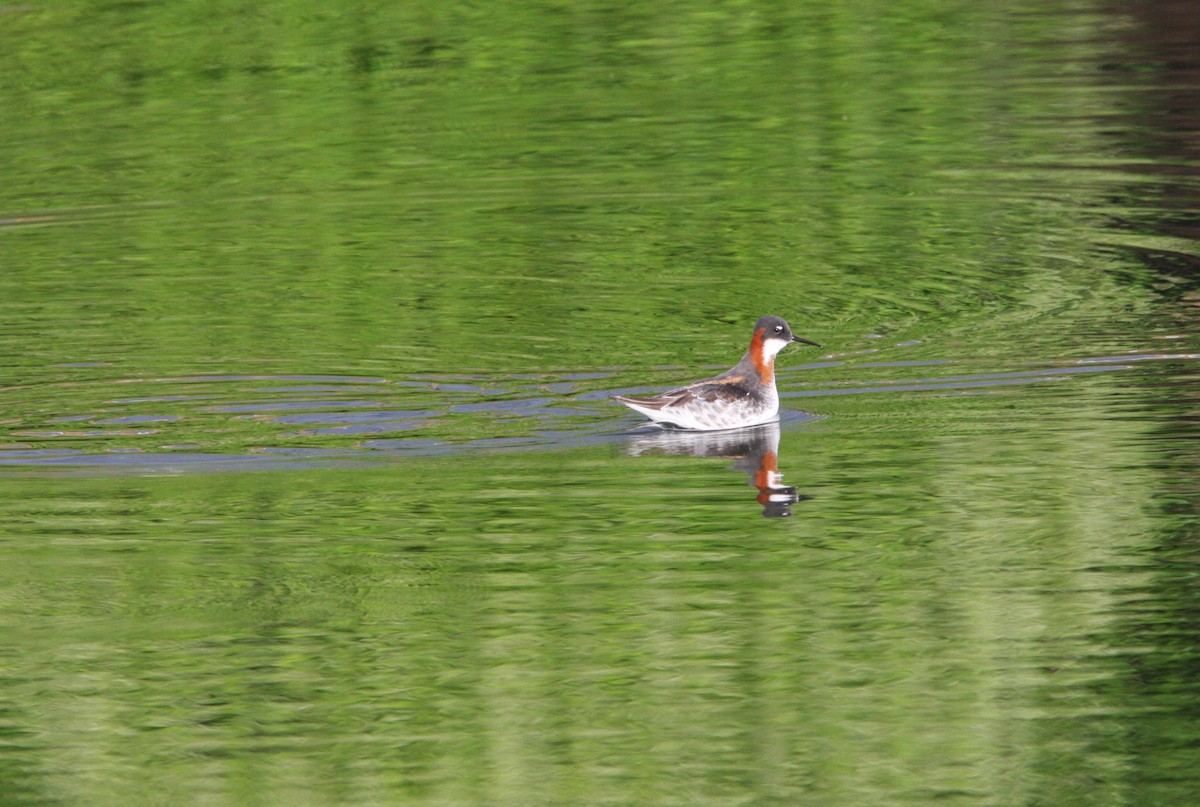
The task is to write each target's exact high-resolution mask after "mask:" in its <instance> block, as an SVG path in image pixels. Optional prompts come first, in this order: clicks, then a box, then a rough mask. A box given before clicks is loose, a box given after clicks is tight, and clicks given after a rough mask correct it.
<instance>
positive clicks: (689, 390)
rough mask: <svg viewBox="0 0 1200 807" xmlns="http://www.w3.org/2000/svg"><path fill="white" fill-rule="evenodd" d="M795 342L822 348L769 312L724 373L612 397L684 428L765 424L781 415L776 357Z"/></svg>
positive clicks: (665, 421)
mask: <svg viewBox="0 0 1200 807" xmlns="http://www.w3.org/2000/svg"><path fill="white" fill-rule="evenodd" d="M792 342H803V343H804V344H806V345H815V346H816V347H820V345H818V344H817V343H816V342H813V341H811V340H809V339H801V338H800V337H799V336H793V335H792V329H791V328H790V327H789V326H788V324H787V323H786V322H784V321H783V320H782V319H780V318H779V317H773V316H765V317H762V318H761V319H759V321H758V322H756V323H754V335H753V336H752V337H751V338H750V347H749V348H748V349H747V350H746V355H744V356H742V360H741V361H739V362H738V363H737V364H735V365H734V366H733V367H732V368H731V369H730V370H727V371H726V372H724V373H721V375H719V376H716V377H714V378H706V379H704V380H703V381H695V382H693V383H691V384H688V385H687V386H685V387H678V388H676V389H673V390H668V391H667V392H664V393H663V394H662V395H653V396H648V397H642V396H634V395H614V396H612V397H613V400H616V401H620V402H621V403H623V404H625V405H626V406H628V407H629V408H630V409H632V410H634V411H635V412H641V413H642V414H643V415H645V416H646V417H648V418H650V419H651V420H653V421H655V422H657V423H661V424H663V425H664V426H675V427H677V428H680V429H697V430H700V431H715V430H717V429H738V428H741V427H743V426H754V425H757V424H759V423H766V422H768V421H771V420H774V419H775V417H776V415H778V414H779V393H778V392H777V391H776V389H775V356H776V354H778V353H779V351H781V350H783V349H784V348H785V347H787V346H788V345H789V344H791V343H792Z"/></svg>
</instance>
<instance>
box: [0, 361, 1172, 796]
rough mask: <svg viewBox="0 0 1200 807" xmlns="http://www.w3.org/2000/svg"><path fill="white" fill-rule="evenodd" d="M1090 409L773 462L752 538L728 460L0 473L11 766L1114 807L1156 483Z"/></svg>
mask: <svg viewBox="0 0 1200 807" xmlns="http://www.w3.org/2000/svg"><path fill="white" fill-rule="evenodd" d="M1090 388H1091V391H1092V395H1091V396H1087V395H1080V394H1079V391H1078V390H1075V391H1072V392H1071V393H1070V394H1069V395H1066V394H1063V393H1059V392H1049V391H1047V392H1043V393H1041V394H1040V395H1031V394H1029V393H1028V392H1021V393H1016V392H1005V393H1001V394H996V395H983V396H973V397H969V398H962V397H956V398H955V399H953V400H952V401H951V402H950V404H949V405H943V403H944V402H942V401H938V400H936V399H930V398H923V399H914V400H910V401H909V402H908V403H907V404H898V403H896V402H895V401H893V403H892V405H891V406H890V407H885V409H884V413H885V415H886V416H890V417H891V418H895V419H897V420H898V421H899V422H901V423H903V427H902V428H900V429H897V428H885V427H881V426H880V425H879V421H878V420H877V419H874V420H873V419H871V418H867V417H857V418H856V417H853V416H851V417H848V418H843V419H842V420H841V421H840V422H836V423H835V422H833V421H826V422H822V423H819V424H815V425H814V426H813V427H812V428H809V429H799V430H795V431H792V432H789V433H787V434H786V435H785V440H784V444H783V446H782V449H781V459H780V465H781V468H782V469H783V470H784V471H785V473H786V474H787V475H788V477H789V481H791V482H793V483H795V484H797V485H799V486H800V488H801V490H803V491H805V492H806V493H809V494H811V495H813V497H814V498H813V499H811V500H810V501H806V502H802V503H801V504H800V505H798V507H797V510H798V513H797V517H796V518H794V519H792V520H790V521H788V522H784V524H785V526H784V527H782V528H781V527H780V522H775V521H766V520H762V519H757V518H755V517H753V516H754V514H755V513H756V510H757V507H756V505H755V503H754V502H753V501H752V494H751V493H750V490H751V489H750V488H748V487H747V486H745V480H744V477H743V475H742V474H740V473H739V472H735V471H731V470H729V469H728V468H727V467H726V466H727V462H726V461H723V460H700V459H695V458H686V457H659V458H652V457H625V456H623V455H622V453H621V451H620V450H619V448H616V449H614V448H612V447H600V448H593V449H579V450H576V451H560V452H552V453H535V454H521V455H500V456H495V455H485V456H476V457H472V456H467V457H454V458H443V459H413V460H409V461H406V462H404V463H403V464H402V465H400V466H397V467H395V468H388V469H383V470H379V469H375V470H349V469H348V470H343V471H340V472H337V473H330V472H302V471H297V472H291V473H279V474H213V475H200V476H191V477H179V478H171V477H167V478H151V479H129V478H117V479H105V478H88V477H85V478H80V479H73V480H70V481H69V483H67V484H64V482H63V480H61V479H36V478H26V479H9V480H7V481H6V483H5V485H4V486H3V488H2V489H0V492H2V493H3V496H4V498H3V501H2V502H0V509H2V510H3V512H5V513H7V514H8V518H9V520H10V522H11V523H12V525H13V528H12V530H11V534H10V539H9V543H8V546H7V548H6V551H5V555H6V562H5V564H3V569H4V571H3V572H2V573H0V587H2V589H3V590H4V591H5V592H7V594H6V597H5V607H4V610H3V614H4V615H3V623H4V624H3V627H4V630H5V633H6V635H8V636H9V637H11V641H12V643H13V645H14V646H15V647H20V648H21V651H20V653H19V655H10V657H9V660H8V665H7V666H8V669H9V673H8V676H9V681H10V684H9V685H8V687H7V691H8V696H7V700H8V712H7V714H8V717H7V718H6V721H7V723H8V725H10V726H20V727H22V733H21V740H20V743H19V745H18V746H17V747H16V748H15V749H14V753H15V754H16V757H15V758H16V759H17V760H19V762H18V764H17V766H16V771H17V773H18V774H19V778H20V779H34V780H35V781H36V782H37V783H38V788H39V790H40V791H41V792H49V793H52V794H55V795H56V796H57V797H60V798H66V799H67V800H75V799H82V800H89V801H90V800H96V799H99V800H101V801H104V800H109V801H113V802H115V801H119V800H121V799H120V796H121V794H123V793H128V792H130V791H131V790H139V791H140V790H143V789H150V790H153V791H154V792H158V793H164V794H185V793H186V794H194V795H193V796H189V797H195V798H201V797H203V798H216V799H218V800H225V801H231V802H235V803H240V802H242V801H244V800H247V799H250V800H255V799H263V800H266V801H268V802H280V801H286V800H288V799H291V798H296V797H299V796H298V795H297V794H304V793H308V794H310V795H309V796H308V797H307V798H309V799H312V798H316V799H317V800H318V801H319V802H322V803H332V802H337V803H377V802H394V801H396V800H409V799H416V800H422V799H427V800H429V801H431V802H436V803H511V804H522V803H611V802H616V803H726V802H736V801H740V800H742V799H743V798H745V797H746V796H748V795H750V794H754V797H755V798H758V799H764V800H779V801H784V802H793V803H795V802H806V803H856V804H861V803H871V804H884V803H896V802H898V801H910V802H915V803H923V802H926V801H928V800H930V799H934V798H949V799H951V800H959V801H964V802H971V801H983V802H986V803H1021V802H1025V801H1035V802H1036V801H1039V800H1043V799H1044V800H1045V801H1046V802H1047V803H1085V801H1089V800H1094V799H1097V798H1100V799H1102V800H1106V799H1109V798H1120V797H1121V795H1122V794H1123V793H1124V788H1125V787H1126V786H1125V784H1124V780H1125V779H1126V777H1131V776H1133V775H1134V774H1133V772H1132V771H1131V769H1130V767H1129V765H1130V750H1131V749H1130V746H1128V745H1127V744H1126V742H1125V740H1124V739H1123V735H1122V730H1121V725H1122V723H1123V721H1125V720H1128V719H1133V718H1136V717H1137V715H1138V713H1139V711H1140V707H1139V706H1138V705H1137V702H1136V699H1134V700H1130V697H1129V696H1130V693H1129V692H1127V691H1126V690H1125V689H1124V688H1122V687H1119V686H1118V683H1117V682H1118V681H1119V680H1120V675H1121V673H1122V670H1123V669H1124V664H1123V663H1121V664H1114V663H1113V662H1112V658H1113V656H1112V653H1113V650H1114V649H1119V650H1120V651H1121V652H1129V653H1136V652H1137V651H1138V647H1137V641H1138V640H1137V639H1136V638H1134V637H1129V636H1126V635H1124V634H1123V630H1124V629H1123V628H1122V627H1121V625H1120V623H1119V620H1118V619H1117V618H1116V614H1117V613H1119V611H1120V609H1121V608H1122V607H1123V606H1124V605H1125V602H1126V600H1127V598H1128V596H1129V594H1128V591H1129V590H1131V589H1133V588H1135V587H1138V586H1144V585H1145V584H1146V583H1147V582H1148V581H1149V580H1150V577H1149V575H1148V572H1147V569H1146V567H1145V562H1144V561H1142V560H1139V559H1138V557H1137V556H1136V555H1133V554H1130V553H1131V550H1135V549H1138V548H1140V547H1141V546H1142V545H1143V544H1144V542H1145V540H1146V537H1147V532H1148V531H1150V530H1152V529H1153V527H1152V523H1153V522H1151V520H1150V516H1149V515H1148V514H1147V513H1145V512H1144V510H1143V508H1144V503H1145V502H1146V501H1147V498H1148V497H1149V495H1150V490H1151V489H1152V488H1153V486H1154V484H1155V480H1154V479H1153V477H1152V475H1151V474H1150V473H1149V472H1148V471H1147V470H1146V469H1145V468H1142V467H1138V465H1137V464H1136V459H1137V457H1138V456H1139V454H1140V452H1141V450H1142V447H1143V445H1144V442H1143V441H1144V439H1145V437H1146V433H1147V431H1148V430H1149V428H1150V426H1149V424H1148V423H1147V422H1146V421H1145V420H1144V419H1143V418H1141V417H1137V416H1129V417H1121V416H1119V415H1118V413H1119V412H1120V411H1121V410H1122V407H1123V406H1124V407H1135V406H1136V405H1137V404H1138V403H1139V402H1140V401H1141V397H1140V393H1131V392H1126V393H1119V392H1118V391H1117V389H1115V388H1114V387H1113V386H1112V385H1111V384H1106V383H1103V382H1101V381H1094V382H1092V384H1091V385H1090ZM1089 397H1090V399H1091V400H1092V402H1093V403H1094V407H1090V408H1089V407H1083V408H1080V409H1078V410H1077V411H1075V412H1073V413H1071V414H1070V415H1069V416H1066V417H1064V416H1063V412H1064V406H1063V405H1064V402H1065V400H1072V401H1076V402H1078V401H1083V400H1088V399H1089ZM1016 401H1019V402H1021V404H1022V406H1023V407H1025V410H1024V412H1023V415H1022V419H1021V420H1020V422H1019V426H1020V428H1019V429H1014V428H1011V425H1010V424H1007V423H1005V417H1004V416H1003V415H1002V413H1003V412H1005V411H1009V408H1010V406H1011V404H1012V403H1014V402H1016ZM901 414H904V417H903V419H902V420H900V415H901ZM1131 461H1132V464H1131ZM900 469H904V471H901V470H900ZM738 512H742V513H744V514H745V516H746V517H741V518H739V517H737V516H736V513H738ZM1168 523H1169V522H1162V521H1161V520H1160V521H1159V522H1158V526H1159V527H1163V526H1165V525H1166V524H1168ZM1114 667H1115V669H1114ZM1097 685H1099V687H1100V688H1099V689H1097V688H1096V687H1097ZM47 755H53V758H54V760H55V766H56V770H55V771H40V770H39V768H40V766H41V765H42V764H45V763H44V760H45V759H46V758H47ZM64 765H66V766H68V767H69V770H70V773H66V772H63V771H62V769H61V766H64ZM42 788H48V791H45V790H41V789H42ZM1081 800H1082V801H1081Z"/></svg>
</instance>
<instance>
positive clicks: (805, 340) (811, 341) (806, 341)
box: [792, 336, 821, 347]
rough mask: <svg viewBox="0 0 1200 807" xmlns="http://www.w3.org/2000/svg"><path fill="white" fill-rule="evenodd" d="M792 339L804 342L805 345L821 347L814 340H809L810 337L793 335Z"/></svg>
mask: <svg viewBox="0 0 1200 807" xmlns="http://www.w3.org/2000/svg"><path fill="white" fill-rule="evenodd" d="M792 341H793V342H803V343H804V344H806V345H812V346H813V347H821V345H818V344H817V343H816V342H814V341H813V340H811V339H802V338H800V337H799V336H793V337H792Z"/></svg>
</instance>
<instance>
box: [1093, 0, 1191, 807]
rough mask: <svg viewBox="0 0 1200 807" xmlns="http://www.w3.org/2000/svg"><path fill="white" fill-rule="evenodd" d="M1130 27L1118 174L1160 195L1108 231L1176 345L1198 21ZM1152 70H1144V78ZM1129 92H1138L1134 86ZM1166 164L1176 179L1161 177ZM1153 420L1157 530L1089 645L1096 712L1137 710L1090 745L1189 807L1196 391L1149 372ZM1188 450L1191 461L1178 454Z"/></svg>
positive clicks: (1134, 14) (1161, 16)
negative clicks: (1146, 179)
mask: <svg viewBox="0 0 1200 807" xmlns="http://www.w3.org/2000/svg"><path fill="white" fill-rule="evenodd" d="M1117 10H1119V11H1120V12H1121V13H1123V14H1125V15H1127V16H1128V17H1129V18H1132V19H1134V20H1137V21H1138V22H1140V25H1138V26H1132V27H1130V28H1129V29H1128V30H1127V31H1126V33H1125V37H1126V39H1127V44H1128V50H1129V53H1130V56H1129V63H1127V64H1121V65H1112V66H1110V67H1111V72H1112V73H1114V74H1116V75H1115V81H1114V83H1115V84H1116V85H1117V87H1118V88H1119V89H1120V88H1126V89H1128V88H1129V85H1130V84H1131V83H1132V81H1131V76H1132V77H1138V78H1139V84H1144V85H1145V88H1146V89H1147V90H1148V91H1146V92H1138V93H1137V94H1136V95H1132V94H1131V96H1132V97H1131V98H1130V108H1129V115H1130V120H1129V121H1128V125H1127V126H1124V127H1123V130H1124V131H1127V132H1130V133H1136V137H1131V138H1130V139H1129V141H1128V142H1126V143H1124V144H1123V146H1124V148H1125V149H1127V150H1129V151H1130V152H1135V153H1136V154H1138V156H1140V157H1141V158H1142V159H1143V160H1144V162H1145V165H1144V166H1143V165H1136V166H1131V167H1130V168H1129V169H1127V170H1131V171H1137V172H1139V173H1143V174H1153V175H1154V176H1156V177H1157V179H1156V180H1155V182H1156V184H1155V185H1154V186H1153V187H1155V188H1156V189H1157V191H1158V193H1157V195H1155V196H1149V195H1148V194H1147V193H1146V187H1145V185H1144V184H1136V185H1133V186H1131V187H1130V188H1128V189H1127V191H1126V194H1127V197H1128V199H1126V200H1123V201H1125V202H1129V203H1130V204H1129V205H1128V206H1129V207H1131V208H1133V209H1135V210H1137V211H1140V213H1139V214H1137V215H1130V216H1128V217H1122V218H1121V219H1120V220H1114V221H1113V222H1112V224H1111V229H1112V230H1113V231H1115V232H1116V233H1117V236H1116V237H1115V238H1114V240H1115V241H1117V242H1118V243H1119V244H1120V245H1121V247H1120V248H1121V249H1123V251H1124V252H1125V254H1127V255H1130V256H1132V257H1134V258H1136V260H1137V261H1138V262H1140V263H1141V264H1143V265H1144V266H1145V267H1146V268H1147V269H1149V270H1150V272H1151V273H1153V274H1154V275H1156V276H1157V277H1158V278H1160V279H1161V284H1160V285H1159V287H1158V288H1159V294H1160V299H1161V300H1162V302H1163V304H1164V308H1166V309H1167V310H1168V311H1169V313H1170V315H1171V316H1173V317H1174V318H1175V319H1176V321H1177V325H1176V327H1178V328H1179V330H1180V332H1182V333H1192V334H1194V333H1196V332H1197V327H1198V326H1200V308H1198V307H1197V301H1198V300H1200V290H1198V287H1200V258H1198V257H1197V256H1198V255H1200V227H1197V226H1196V221H1197V191H1196V181H1197V177H1198V176H1200V169H1197V168H1196V165H1197V160H1198V159H1200V59H1198V58H1197V54H1200V15H1197V13H1196V5H1195V3H1194V2H1192V0H1161V1H1160V2H1155V3H1128V4H1125V5H1122V6H1119V7H1117ZM1147 67H1149V68H1150V69H1149V70H1147V69H1146V68H1147ZM1134 89H1141V88H1140V87H1135V88H1134ZM1165 166H1169V167H1171V168H1172V169H1174V170H1171V171H1169V172H1167V171H1164V170H1162V169H1163V168H1164V167H1165ZM1126 233H1132V234H1133V235H1134V237H1135V238H1136V237H1139V236H1142V237H1144V236H1146V235H1150V236H1158V235H1166V236H1168V237H1169V238H1171V239H1172V240H1173V241H1174V242H1175V243H1176V244H1184V245H1186V246H1184V247H1182V248H1180V247H1176V248H1174V249H1169V250H1168V249H1159V248H1146V247H1143V246H1140V245H1133V244H1124V243H1121V242H1125V241H1129V240H1132V239H1129V238H1127V237H1126V236H1125V234H1126ZM1135 381H1136V383H1138V384H1139V386H1143V389H1144V394H1145V395H1146V396H1147V398H1151V399H1155V400H1156V403H1154V404H1153V409H1154V410H1155V411H1159V412H1167V413H1176V414H1174V416H1172V417H1168V418H1164V419H1163V421H1162V425H1161V426H1160V427H1159V430H1158V432H1159V433H1158V434H1157V435H1153V437H1156V438H1159V439H1161V440H1162V441H1163V444H1164V445H1166V444H1169V445H1173V446H1175V449H1174V450H1172V451H1170V452H1160V453H1158V454H1157V456H1155V457H1154V459H1153V460H1152V461H1153V462H1154V465H1155V471H1156V472H1157V474H1158V475H1159V478H1160V483H1159V491H1158V492H1157V494H1156V499H1157V500H1158V501H1157V505H1158V508H1159V510H1160V512H1159V514H1158V518H1157V519H1156V520H1157V522H1158V523H1159V524H1161V525H1162V529H1160V530H1159V531H1158V534H1157V536H1156V541H1155V542H1154V545H1153V546H1148V547H1146V548H1145V549H1143V550H1142V551H1140V552H1138V553H1137V555H1136V556H1135V557H1131V558H1130V562H1129V568H1130V570H1136V571H1138V572H1145V573H1146V574H1144V575H1142V574H1139V575H1138V577H1139V578H1140V582H1139V583H1137V584H1134V585H1130V586H1129V587H1127V588H1126V589H1124V590H1123V591H1122V592H1121V594H1122V595H1123V597H1122V601H1121V603H1120V605H1119V606H1118V609H1119V614H1118V617H1117V618H1116V619H1115V620H1114V622H1113V627H1112V629H1111V630H1109V631H1106V632H1105V633H1104V634H1103V635H1101V636H1098V637H1097V641H1096V644H1097V645H1099V646H1101V647H1106V648H1108V649H1107V651H1106V652H1105V654H1104V655H1103V656H1101V657H1100V658H1098V659H1097V661H1096V663H1097V664H1099V665H1102V667H1103V668H1104V669H1105V671H1106V672H1108V673H1110V674H1109V675H1106V676H1104V677H1102V678H1100V679H1099V680H1098V681H1097V683H1096V684H1095V685H1094V688H1095V690H1096V692H1097V694H1098V695H1099V696H1100V698H1102V699H1103V700H1104V701H1107V702H1109V703H1112V704H1116V705H1117V708H1121V706H1120V704H1123V703H1126V702H1128V700H1129V699H1130V697H1131V694H1132V695H1134V696H1135V697H1136V699H1137V703H1138V704H1139V705H1140V706H1141V708H1142V711H1141V712H1139V713H1138V714H1137V715H1135V716H1129V717H1127V718H1125V719H1123V720H1122V721H1121V723H1122V725H1121V726H1120V727H1119V730H1118V731H1112V727H1111V726H1106V727H1104V728H1106V729H1108V730H1109V731H1108V732H1107V733H1106V734H1101V733H1097V740H1101V738H1104V739H1107V738H1108V737H1118V736H1119V737H1121V738H1122V742H1121V743H1120V744H1119V745H1118V746H1117V747H1113V748H1111V749H1110V750H1111V752H1112V753H1113V754H1114V756H1116V755H1119V756H1121V757H1123V758H1124V759H1127V760H1128V763H1127V764H1126V765H1124V766H1122V767H1123V770H1124V775H1123V779H1124V785H1125V788H1126V790H1127V792H1128V793H1131V794H1137V799H1138V801H1139V802H1141V803H1146V804H1183V803H1193V802H1194V801H1195V795H1196V794H1195V790H1194V786H1195V782H1194V772H1193V771H1191V770H1188V768H1187V766H1186V764H1181V762H1182V761H1183V760H1186V759H1191V760H1192V761H1193V762H1194V761H1196V760H1197V759H1200V755H1198V754H1197V750H1196V749H1197V748H1200V728H1198V727H1200V650H1198V649H1197V648H1198V645H1197V641H1196V639H1197V626H1200V589H1197V586H1196V576H1195V569H1196V564H1197V561H1198V560H1200V506H1198V505H1197V502H1198V501H1200V473H1197V470H1196V469H1197V468H1200V451H1198V450H1197V448H1196V447H1197V443H1196V441H1195V440H1190V439H1182V438H1186V437H1188V436H1189V435H1193V434H1194V430H1195V422H1194V413H1195V411H1196V410H1197V408H1198V407H1200V395H1198V394H1197V392H1196V388H1195V386H1194V385H1176V384H1165V383H1163V380H1162V378H1161V377H1160V376H1159V375H1157V374H1145V375H1143V376H1137V377H1135ZM1189 449H1190V450H1189Z"/></svg>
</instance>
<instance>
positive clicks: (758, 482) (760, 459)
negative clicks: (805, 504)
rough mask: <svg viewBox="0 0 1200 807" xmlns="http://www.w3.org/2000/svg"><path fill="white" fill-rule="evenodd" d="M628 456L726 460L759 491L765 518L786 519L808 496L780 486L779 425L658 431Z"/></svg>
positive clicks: (633, 445)
mask: <svg viewBox="0 0 1200 807" xmlns="http://www.w3.org/2000/svg"><path fill="white" fill-rule="evenodd" d="M628 453H629V455H630V456H634V457H636V456H642V455H644V454H669V455H674V456H691V457H728V458H730V459H732V460H733V467H734V468H737V469H738V470H740V471H743V472H745V473H746V474H747V475H749V477H750V485H751V486H752V487H755V488H758V497H757V500H758V503H759V504H761V505H762V508H763V511H762V514H763V516H765V517H766V518H787V517H789V516H791V515H792V505H793V504H796V503H798V502H801V501H805V500H807V499H809V498H811V497H810V496H801V495H800V494H798V493H797V492H796V488H794V487H792V486H791V485H784V484H783V474H781V473H780V472H779V423H778V422H773V423H764V424H763V425H761V426H751V427H750V428H747V429H729V430H726V431H717V432H691V431H682V430H678V429H659V430H657V431H654V432H650V433H647V434H643V435H640V436H638V437H637V439H635V440H634V441H633V442H631V443H630V444H629V452H628Z"/></svg>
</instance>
